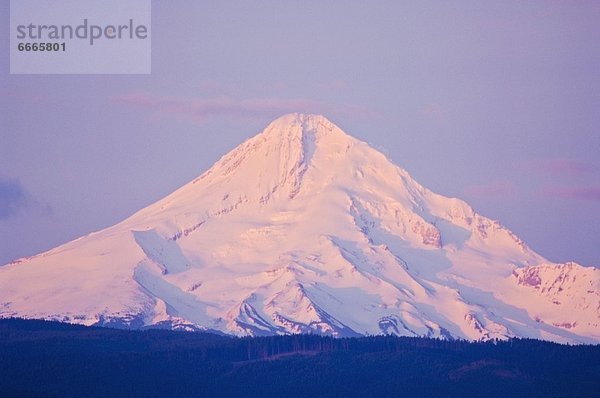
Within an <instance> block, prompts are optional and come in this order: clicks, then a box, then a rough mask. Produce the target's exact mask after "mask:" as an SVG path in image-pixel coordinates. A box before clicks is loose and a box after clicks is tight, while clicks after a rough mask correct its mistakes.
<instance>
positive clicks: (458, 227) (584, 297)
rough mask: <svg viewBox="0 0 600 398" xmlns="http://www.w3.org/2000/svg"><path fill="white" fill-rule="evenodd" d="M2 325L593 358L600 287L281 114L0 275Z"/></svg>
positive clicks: (364, 149)
mask: <svg viewBox="0 0 600 398" xmlns="http://www.w3.org/2000/svg"><path fill="white" fill-rule="evenodd" d="M0 315H1V316H3V317H8V316H20V317H26V318H45V319H55V320H64V321H70V322H75V323H83V324H88V325H90V324H99V325H113V326H121V327H130V328H141V327H150V326H156V327H158V326H160V327H171V328H177V329H205V330H215V331H221V332H224V333H231V334H236V335H248V334H250V335H263V334H280V333H322V334H331V335H334V336H353V335H362V334H379V333H393V334H397V335H406V336H434V337H442V338H464V339H472V340H478V339H491V338H501V339H503V338H507V337H511V336H518V337H531V338H539V339H545V340H554V341H560V342H580V343H590V342H600V327H599V326H600V270H598V269H596V268H593V267H589V268H587V267H582V266H580V265H577V264H575V263H567V264H553V263H550V262H549V261H547V260H545V259H544V258H543V257H541V256H540V255H538V254H536V253H534V252H533V251H531V250H530V249H529V248H528V247H527V246H526V245H525V244H524V243H523V242H522V241H521V240H520V239H519V238H517V237H516V236H515V235H514V234H512V233H511V232H510V231H509V230H507V229H506V228H504V227H502V226H501V225H500V224H499V223H497V222H495V221H492V220H489V219H487V218H485V217H483V216H480V215H479V214H476V213H475V212H474V211H473V210H472V209H471V207H469V205H467V204H466V203H465V202H463V201H461V200H459V199H451V198H446V197H443V196H440V195H437V194H435V193H433V192H431V191H429V190H427V189H425V188H424V187H422V186H421V185H419V184H418V183H417V182H415V181H414V180H413V179H412V178H411V177H410V176H409V175H408V173H407V172H406V171H404V170H403V169H401V168H399V167H397V166H395V165H394V164H392V163H391V162H390V161H389V160H388V159H387V158H386V157H385V156H384V155H382V154H381V153H379V152H378V151H376V150H375V149H373V148H371V147H370V146H369V145H367V144H365V143H364V142H361V141H358V140H357V139H355V138H353V137H351V136H349V135H347V134H345V133H344V132H343V131H342V130H340V129H339V128H338V127H337V126H335V125H334V124H332V123H331V122H329V121H328V120H327V119H325V118H324V117H322V116H314V115H303V114H291V115H286V116H283V117H281V118H279V119H277V120H275V121H274V122H272V123H271V124H270V125H269V126H268V127H267V128H266V129H265V130H264V131H263V132H262V133H260V134H258V135H256V136H255V137H253V138H251V139H249V140H248V141H246V142H244V143H243V144H241V145H240V146H238V147H237V148H235V149H234V150H232V151H231V152H230V153H228V154H227V155H225V156H224V157H223V158H221V159H220V160H219V161H218V162H217V163H216V164H215V165H214V166H213V167H212V168H211V169H209V170H208V171H206V172H205V173H204V174H202V175H201V176H200V177H198V178H197V179H195V180H194V181H192V182H190V183H189V184H187V185H185V186H183V187H182V188H180V189H179V190H177V191H175V192H174V193H172V194H171V195H169V196H167V197H166V198H164V199H162V200H160V201H158V202H156V203H155V204H153V205H151V206H149V207H147V208H145V209H143V210H141V211H139V212H138V213H136V214H134V215H133V216H131V217H130V218H128V219H126V220H125V221H123V222H121V223H119V224H117V225H115V226H113V227H110V228H107V229H105V230H102V231H99V232H95V233H92V234H89V235H87V236H84V237H82V238H79V239H77V240H75V241H72V242H69V243H67V244H65V245H62V246H60V247H57V248H55V249H53V250H50V251H48V252H46V253H42V254H40V255H37V256H34V257H31V258H26V259H20V260H17V261H15V262H13V263H11V264H7V265H5V266H3V267H0Z"/></svg>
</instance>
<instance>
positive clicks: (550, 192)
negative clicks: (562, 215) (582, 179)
mask: <svg viewBox="0 0 600 398" xmlns="http://www.w3.org/2000/svg"><path fill="white" fill-rule="evenodd" d="M541 194H542V195H544V196H546V197H554V198H563V199H585V200H600V186H575V187H568V186H545V187H542V189H541Z"/></svg>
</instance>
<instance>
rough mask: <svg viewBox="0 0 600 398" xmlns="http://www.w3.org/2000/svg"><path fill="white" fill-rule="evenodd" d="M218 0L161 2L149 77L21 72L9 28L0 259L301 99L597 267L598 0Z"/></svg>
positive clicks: (68, 234) (116, 211)
mask: <svg viewBox="0 0 600 398" xmlns="http://www.w3.org/2000/svg"><path fill="white" fill-rule="evenodd" d="M220 3H221V2H197V1H191V0H190V1H169V2H154V3H153V7H152V17H153V25H152V51H153V54H152V55H153V57H152V58H153V60H152V74H151V75H148V76H143V75H139V76H125V75H122V76H117V75H104V76H85V75H81V76H76V75H62V76H61V75H31V76H27V75H9V74H8V71H9V59H8V29H2V32H1V33H0V37H1V40H0V46H1V48H0V51H1V52H2V54H5V56H3V57H0V62H1V67H2V73H1V76H0V93H2V95H1V97H0V98H1V99H0V264H3V263H6V262H8V261H10V260H11V259H14V258H17V257H21V256H28V255H33V254H36V253H38V252H40V251H43V250H47V249H50V248H52V247H54V246H56V245H59V244H61V243H64V242H66V241H68V240H71V239H74V238H77V237H78V236H81V235H83V234H86V233H89V232H91V231H94V230H98V229H101V228H104V227H107V226H110V225H112V224H114V223H116V222H118V221H120V220H122V219H123V218H125V217H126V216H128V215H130V214H131V213H133V212H134V211H136V210H138V209H140V208H142V207H144V206H146V205H148V204H150V203H152V202H154V201H156V200H158V199H160V198H161V197H163V196H164V195H166V194H168V193H170V192H171V191H172V190H174V189H176V188H177V187H179V186H181V185H183V184H185V183H186V182H188V181H190V180H191V179H193V178H194V177H196V176H197V175H199V174H201V173H202V171H204V170H205V169H206V168H208V167H209V166H210V165H212V163H214V162H215V161H216V160H217V159H218V158H219V157H220V156H222V155H223V154H224V153H225V152H227V151H228V150H230V149H232V148H233V147H234V146H236V145H237V144H239V143H241V142H242V141H243V140H244V139H246V138H248V137H250V136H252V135H254V134H256V133H257V132H259V131H260V130H261V129H262V128H263V127H264V126H265V125H266V124H267V123H268V122H269V121H270V120H272V119H273V118H275V117H277V116H279V115H281V114H283V113H288V112H292V111H302V112H314V113H322V114H324V115H325V116H327V117H329V118H330V119H331V120H332V121H333V122H335V123H337V124H338V125H339V126H340V127H341V128H342V129H344V130H345V131H346V132H348V133H350V134H352V135H354V136H356V137H357V138H360V139H362V140H364V141H367V142H369V143H371V144H372V145H373V146H375V147H376V148H378V149H382V150H383V151H384V152H385V153H386V154H387V155H388V156H389V157H390V158H391V159H392V160H393V161H394V162H395V163H397V164H398V165H400V166H401V167H404V168H405V169H407V170H408V171H409V172H410V173H411V174H412V175H413V177H414V178H415V179H416V180H417V181H419V182H420V183H422V184H423V185H425V186H426V187H428V188H430V189H432V190H433V191H436V192H438V193H441V194H444V195H447V196H456V197H460V198H462V199H465V200H466V201H467V202H468V203H470V204H471V205H472V206H473V207H474V208H475V210H476V211H478V212H480V213H482V214H483V215H485V216H488V217H490V218H492V219H497V220H499V221H500V222H501V223H502V224H504V225H506V226H507V227H509V228H510V229H511V230H513V231H514V232H515V233H516V234H517V235H519V236H520V237H521V238H522V239H523V240H524V241H525V242H527V243H528V244H529V245H530V246H531V247H532V248H533V249H534V250H536V251H538V252H539V253H540V254H542V255H543V256H545V257H547V258H548V259H550V260H553V261H568V260H575V261H578V262H580V263H582V264H585V265H596V266H600V238H599V236H600V234H599V232H600V226H599V225H600V159H599V156H598V155H599V153H600V72H599V71H600V46H599V45H598V42H599V40H600V23H598V21H600V2H597V1H562V2H555V1H547V0H545V1H537V2H536V1H531V2H521V1H514V2H511V1H497V2H479V1H472V2H471V1H463V2H460V1H456V2H444V1H435V2H408V1H406V2H397V1H389V2H385V1H380V2H372V3H371V5H370V6H366V5H365V4H367V2H364V1H356V2H348V1H283V2H282V1H261V2H247V1H246V2H229V1H226V2H223V3H225V4H220ZM0 15H1V16H2V18H3V25H4V26H8V15H9V9H8V1H2V2H1V4H0Z"/></svg>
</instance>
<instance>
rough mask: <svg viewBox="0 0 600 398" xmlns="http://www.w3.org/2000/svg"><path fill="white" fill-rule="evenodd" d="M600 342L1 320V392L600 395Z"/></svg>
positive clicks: (235, 394) (197, 394)
mask: <svg viewBox="0 0 600 398" xmlns="http://www.w3.org/2000/svg"><path fill="white" fill-rule="evenodd" d="M599 391H600V346H598V345H596V346H589V345H588V346H568V345H560V344H555V343H549V342H543V341H539V340H528V339H513V340H509V341H488V342H467V341H459V340H454V341H449V340H438V339H427V338H415V337H392V336H370V337H361V338H340V339H337V338H332V337H328V336H318V335H306V334H304V335H286V336H271V337H255V338H250V337H244V338H233V337H228V336H222V335H216V334H208V333H192V332H173V331H167V330H145V331H128V330H117V329H108V328H96V327H84V326H76V325H68V324H62V323H56V322H46V321H35V320H21V319H5V320H0V396H2V397H11V396H32V397H33V396H59V397H65V396H66V397H68V396H73V397H75V396H102V397H105V396H144V397H152V396H169V397H172V396H186V397H187V396H192V397H193V396H198V397H203V396H207V397H209V396H210V397H212V396H216V397H219V396H260V397H269V396H282V395H285V396H311V397H312V396H344V397H348V396H360V397H363V396H378V397H382V396H385V397H387V396H392V397H393V396H460V397H479V396H485V397H504V396H511V397H519V396H523V397H525V396H527V397H531V396H545V397H554V396H557V397H558V396H561V397H582V396H583V397H587V396H589V397H594V396H600V393H599Z"/></svg>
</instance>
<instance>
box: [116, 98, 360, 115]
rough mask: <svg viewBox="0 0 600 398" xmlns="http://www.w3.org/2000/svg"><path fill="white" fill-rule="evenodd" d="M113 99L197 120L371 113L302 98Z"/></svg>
mask: <svg viewBox="0 0 600 398" xmlns="http://www.w3.org/2000/svg"><path fill="white" fill-rule="evenodd" d="M113 100H114V101H115V102H117V103H120V104H126V105H131V106H136V107H140V108H144V109H148V110H150V111H152V112H154V113H156V114H159V115H182V116H186V117H191V118H192V119H193V120H194V121H196V122H203V121H204V120H206V119H207V118H210V117H216V116H234V117H243V118H257V117H264V116H278V115H281V114H284V113H290V112H307V113H325V114H335V115H338V116H346V117H350V116H356V115H368V114H370V112H369V111H368V110H367V109H365V108H363V107H358V106H352V105H331V104H327V103H324V102H320V101H315V100H310V99H305V98H292V99H283V98H249V99H235V98H231V97H217V98H185V97H162V96H158V95H154V94H147V93H133V94H125V95H121V96H118V97H114V98H113Z"/></svg>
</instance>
